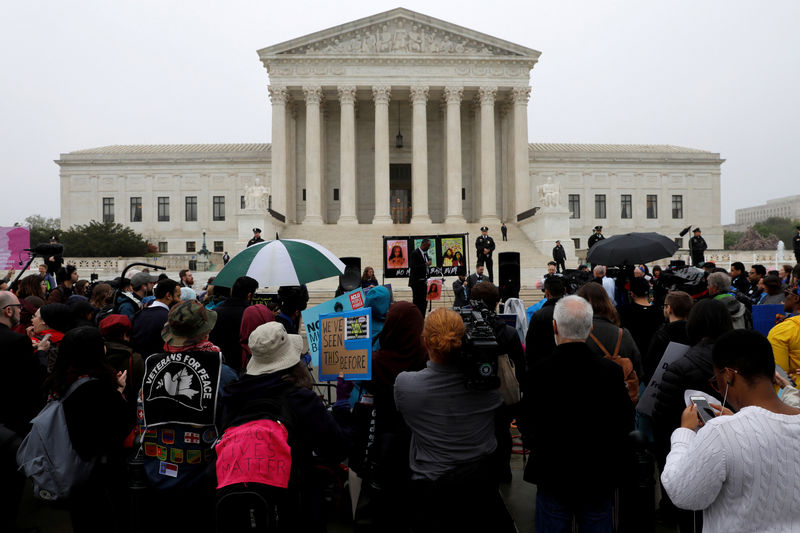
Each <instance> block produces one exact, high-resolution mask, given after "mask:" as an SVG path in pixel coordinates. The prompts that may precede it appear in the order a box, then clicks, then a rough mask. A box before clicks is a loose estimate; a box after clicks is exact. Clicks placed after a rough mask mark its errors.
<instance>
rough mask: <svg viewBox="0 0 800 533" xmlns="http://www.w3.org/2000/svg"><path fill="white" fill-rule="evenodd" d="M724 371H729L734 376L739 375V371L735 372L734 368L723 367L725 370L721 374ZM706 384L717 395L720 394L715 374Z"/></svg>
mask: <svg viewBox="0 0 800 533" xmlns="http://www.w3.org/2000/svg"><path fill="white" fill-rule="evenodd" d="M726 370H730V371H731V372H733V373H734V374H738V373H739V371H738V370H736V369H735V368H728V367H725V368H723V369H722V371H723V372H724V371H726ZM708 384H709V385H711V388H712V389H714V390H715V391H716V392H717V393H718V394H722V388H721V387H720V386H719V381H718V379H717V374H716V373H714V376H713V377H712V378H711V379H709V380H708Z"/></svg>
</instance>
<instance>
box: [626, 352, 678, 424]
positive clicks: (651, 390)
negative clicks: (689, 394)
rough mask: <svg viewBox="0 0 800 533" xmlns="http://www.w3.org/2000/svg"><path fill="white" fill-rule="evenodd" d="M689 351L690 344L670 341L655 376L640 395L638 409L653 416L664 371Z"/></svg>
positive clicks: (654, 373)
mask: <svg viewBox="0 0 800 533" xmlns="http://www.w3.org/2000/svg"><path fill="white" fill-rule="evenodd" d="M688 351H689V346H686V345H685V344H679V343H677V342H670V343H669V344H668V345H667V349H666V350H664V355H662V356H661V361H659V363H658V367H657V368H656V371H655V372H653V377H651V378H650V383H648V384H647V388H645V390H644V392H643V393H642V394H641V396H639V402H638V403H637V404H636V410H637V411H639V412H640V413H644V414H646V415H647V416H653V408H654V407H655V405H656V395H657V394H658V391H659V389H660V388H661V379H662V378H663V377H664V371H665V370H666V369H667V367H668V366H669V365H671V364H672V363H674V362H675V361H677V360H678V359H680V358H681V357H683V356H684V355H685V354H686V352H688Z"/></svg>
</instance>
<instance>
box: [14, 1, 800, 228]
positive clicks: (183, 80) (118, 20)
mask: <svg viewBox="0 0 800 533" xmlns="http://www.w3.org/2000/svg"><path fill="white" fill-rule="evenodd" d="M68 4H69V5H68ZM399 6H400V5H399V4H396V3H387V2H383V1H380V0H373V1H371V2H355V1H346V0H342V1H337V2H330V1H326V2H320V1H314V2H303V1H299V2H279V1H265V0H262V1H260V2H255V1H234V0H226V1H224V2H223V1H217V2H213V1H201V0H193V1H191V2H188V1H186V2H177V1H166V0H155V1H151V0H138V1H135V2H134V1H122V0H115V1H112V2H109V1H107V0H104V1H91V2H90V1H76V2H62V1H37V2H7V3H5V4H4V6H3V16H2V20H0V68H2V76H3V83H2V85H0V117H2V119H1V122H0V123H1V124H2V127H1V128H0V135H2V142H0V161H2V169H1V170H0V190H2V197H3V199H4V201H3V207H2V209H0V225H10V224H12V223H13V222H15V221H20V222H21V221H22V220H23V219H24V218H25V217H26V216H28V215H31V214H42V215H45V216H58V215H59V179H58V166H57V165H56V164H55V163H53V160H54V159H57V158H58V156H59V154H60V153H64V152H69V151H72V150H78V149H82V148H90V147H96V146H104V145H110V144H150V143H216V142H268V141H269V140H270V139H269V135H270V109H269V99H268V95H267V85H268V78H267V73H266V71H265V70H264V68H263V67H262V65H261V63H260V62H259V61H258V57H257V54H256V50H258V49H259V48H263V47H266V46H269V45H273V44H276V43H279V42H282V41H285V40H288V39H292V38H295V37H300V36H302V35H305V34H308V33H311V32H314V31H317V30H322V29H325V28H328V27H331V26H335V25H338V24H341V23H345V22H349V21H352V20H355V19H358V18H362V17H365V16H369V15H373V14H376V13H379V12H382V11H386V10H389V9H393V8H395V7H399ZM402 7H406V8H408V9H412V10H414V11H419V12H420V13H424V14H426V15H430V16H433V17H436V18H440V19H443V20H446V21H448V22H452V23H454V24H458V25H461V26H465V27H467V28H470V29H474V30H477V31H480V32H483V33H487V34H489V35H493V36H496V37H499V38H501V39H505V40H508V41H512V42H514V43H518V44H521V45H523V46H527V47H530V48H534V49H536V50H539V51H541V52H542V56H541V58H540V60H539V63H538V64H537V65H536V67H535V68H534V69H533V72H532V76H531V85H532V87H533V92H532V96H531V101H530V106H529V136H530V140H531V141H535V142H577V143H651V144H674V145H680V146H689V147H692V148H700V149H704V150H710V151H713V152H718V153H720V155H721V156H722V158H724V159H726V160H727V162H726V163H724V164H723V166H722V213H723V215H722V217H723V220H722V222H723V223H728V222H732V221H733V216H734V209H736V208H738V207H746V206H749V205H756V204H758V203H761V202H763V201H765V200H767V199H769V198H774V197H778V196H784V195H788V194H796V193H798V192H800V181H798V177H800V173H798V171H797V167H796V165H797V163H796V157H795V156H796V153H797V148H796V143H797V142H798V135H797V131H798V124H800V105H798V100H799V99H800V95H798V87H800V59H798V50H800V32H799V31H798V26H800V2H797V1H791V0H789V1H783V2H777V1H770V2H765V3H762V2H744V1H731V0H705V1H702V2H697V1H671V2H658V3H656V2H642V1H641V0H635V1H627V2H621V1H620V2H613V1H608V0H607V1H603V2H599V1H596V0H587V1H580V2H579V1H555V0H551V1H549V2H537V1H523V2H511V1H508V0H507V1H504V2H473V1H442V0H439V1H437V2H430V1H425V2H423V1H409V2H406V3H405V4H402Z"/></svg>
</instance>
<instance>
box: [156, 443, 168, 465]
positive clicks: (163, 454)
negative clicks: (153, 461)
mask: <svg viewBox="0 0 800 533" xmlns="http://www.w3.org/2000/svg"><path fill="white" fill-rule="evenodd" d="M156 447H157V448H158V453H157V454H156V457H158V458H159V459H160V460H161V461H166V460H167V447H166V446H159V445H158V444H156Z"/></svg>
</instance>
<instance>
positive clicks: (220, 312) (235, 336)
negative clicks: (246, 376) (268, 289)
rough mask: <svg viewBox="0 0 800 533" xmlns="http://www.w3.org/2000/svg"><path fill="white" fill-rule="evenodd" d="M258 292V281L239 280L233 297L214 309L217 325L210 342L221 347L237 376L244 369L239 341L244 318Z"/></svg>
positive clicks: (211, 334) (209, 336)
mask: <svg viewBox="0 0 800 533" xmlns="http://www.w3.org/2000/svg"><path fill="white" fill-rule="evenodd" d="M257 290H258V281H256V280H254V279H253V278H251V277H248V276H242V277H240V278H237V280H236V281H234V282H233V287H231V297H230V298H228V299H227V300H225V301H224V302H222V303H221V304H219V305H218V306H217V307H215V308H214V311H216V312H217V323H216V324H215V325H214V329H212V330H211V333H210V334H209V335H208V340H210V341H211V342H212V343H214V344H216V345H217V346H218V347H219V349H220V350H221V351H222V359H223V361H224V362H225V364H226V365H228V366H229V367H231V368H232V369H234V370H235V371H236V373H237V374H238V373H239V372H240V371H241V369H242V343H241V341H240V339H239V329H240V328H241V327H242V316H243V315H244V310H245V309H247V307H248V306H249V305H250V300H251V299H252V298H253V294H255V292H256V291H257Z"/></svg>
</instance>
